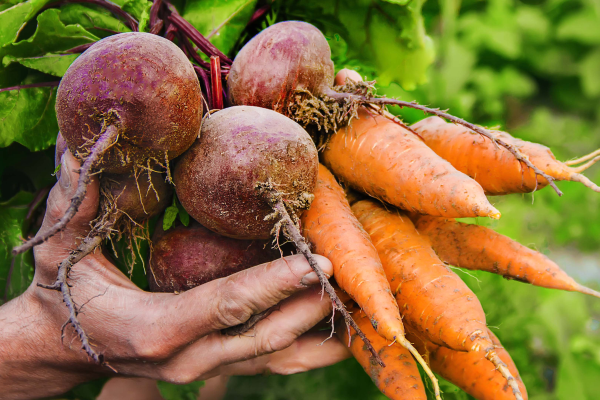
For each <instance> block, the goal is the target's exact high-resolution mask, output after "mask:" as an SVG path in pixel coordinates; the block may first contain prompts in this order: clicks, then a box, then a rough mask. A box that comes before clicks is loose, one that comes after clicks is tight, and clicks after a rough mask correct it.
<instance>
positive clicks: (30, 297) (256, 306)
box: [0, 151, 349, 399]
mask: <svg viewBox="0 0 600 400" xmlns="http://www.w3.org/2000/svg"><path fill="white" fill-rule="evenodd" d="M78 168H79V164H78V162H77V160H76V159H75V158H74V157H73V156H72V155H71V154H70V153H69V152H68V151H67V152H66V153H65V154H64V155H63V157H62V168H61V173H60V178H59V183H58V184H56V185H55V186H54V188H53V189H52V191H51V193H50V196H49V198H48V202H47V211H46V216H45V219H44V223H43V226H42V228H41V230H44V229H46V228H47V227H48V226H51V225H52V224H54V223H55V222H56V221H57V220H58V219H59V218H60V216H62V215H63V214H64V212H65V210H66V208H67V207H68V204H69V200H70V198H71V197H72V195H73V192H74V191H75V186H76V182H77V178H78V173H77V172H76V171H77V170H78ZM98 201H99V194H98V181H97V179H94V180H93V181H92V183H91V184H90V185H89V187H88V194H87V196H86V199H85V201H84V202H83V204H82V205H81V207H80V209H79V212H78V213H77V215H76V216H75V217H74V218H73V220H72V221H71V222H70V223H69V224H68V225H67V227H66V229H65V230H64V231H62V232H61V233H59V234H57V235H55V236H54V237H52V238H51V239H50V240H48V241H47V242H45V243H43V244H41V245H39V246H37V247H36V248H35V249H34V255H35V260H36V271H35V276H34V280H33V283H32V285H31V286H30V288H29V289H28V290H27V291H26V292H25V293H24V294H23V295H22V296H20V297H18V298H16V299H15V300H13V301H11V302H9V303H7V304H6V305H4V306H2V307H0V386H2V388H3V396H5V397H4V398H7V399H13V398H14V399H17V398H32V397H46V396H51V395H56V394H60V393H63V392H65V391H67V390H69V389H70V388H71V387H73V386H75V385H77V384H79V383H82V382H85V381H87V380H90V379H94V378H97V377H102V376H117V375H121V376H139V377H147V378H152V379H159V380H163V381H168V382H173V383H187V382H191V381H194V380H201V379H206V378H209V377H211V376H216V375H233V374H254V373H261V372H264V371H266V370H268V371H270V372H273V373H281V374H287V373H296V372H301V371H305V370H309V369H312V368H318V367H322V366H326V365H329V364H332V363H335V362H337V361H340V360H342V359H344V358H347V357H348V356H349V353H348V350H347V349H346V347H345V346H344V345H343V344H341V343H340V342H339V341H337V340H336V339H335V338H334V339H331V340H328V341H326V342H325V343H324V344H323V345H322V346H320V347H317V346H316V345H317V344H319V343H321V342H322V341H323V340H324V339H326V338H327V337H328V335H329V332H323V333H308V334H305V333H306V332H307V331H308V330H309V329H310V328H312V327H313V326H314V325H315V324H316V323H318V322H319V321H321V320H322V319H323V318H325V317H326V316H327V315H328V314H329V313H330V312H331V303H330V301H329V299H328V298H327V296H325V297H323V296H322V295H321V293H320V287H319V286H318V279H317V276H316V275H315V274H314V272H312V270H311V268H310V266H309V265H308V263H307V262H306V260H305V259H304V258H303V257H302V256H292V257H286V258H282V259H279V260H276V261H273V262H270V263H267V264H263V265H259V266H256V267H253V268H250V269H248V270H245V271H242V272H240V273H237V274H234V275H232V276H230V277H227V278H223V279H219V280H215V281H212V282H209V283H207V284H204V285H201V286H199V287H197V288H194V289H192V290H189V291H187V292H185V293H181V294H179V295H175V294H168V293H147V292H144V291H142V290H140V289H139V288H138V287H136V286H135V285H134V284H133V283H132V282H131V281H130V280H129V279H127V277H125V276H124V275H123V274H122V273H121V272H120V271H119V270H118V269H117V268H116V267H115V266H114V265H113V264H112V263H111V262H110V261H109V260H108V259H107V258H106V257H105V255H103V253H102V251H101V250H100V249H98V250H96V252H95V253H93V254H90V255H88V256H87V257H85V258H84V259H83V260H81V261H80V262H79V263H77V264H76V265H75V266H74V267H73V268H72V270H71V273H70V279H69V283H70V284H71V285H72V288H71V291H72V296H73V298H74V300H75V302H76V303H77V304H78V305H79V307H82V306H83V308H82V309H81V313H80V314H79V319H80V322H81V325H82V327H83V329H84V330H85V331H86V333H87V335H88V337H89V338H90V341H91V343H92V345H93V346H94V349H95V350H96V351H97V352H98V353H100V354H103V355H104V358H105V360H106V361H107V363H108V364H109V365H110V368H108V367H107V366H102V365H97V364H95V363H93V362H92V361H91V360H90V359H89V358H88V357H87V355H86V353H85V352H83V351H81V350H80V346H81V343H80V341H79V338H77V337H76V336H75V335H74V334H73V330H72V329H71V327H70V326H67V327H66V328H65V330H64V340H62V341H61V327H62V325H63V323H64V322H65V321H66V320H67V319H68V310H67V308H66V307H65V305H64V303H63V302H62V296H61V294H60V293H59V292H56V291H52V290H48V289H43V288H40V287H38V286H37V284H38V283H42V284H51V283H52V282H54V280H55V279H56V272H57V266H58V265H59V264H60V262H61V261H62V260H63V259H64V258H66V257H67V256H68V254H69V252H70V251H71V250H73V249H75V248H76V247H77V245H78V244H79V243H80V241H81V240H82V238H83V237H85V236H86V234H87V232H88V231H89V228H90V226H89V222H90V221H91V220H92V219H93V218H94V217H95V216H96V213H97V209H98ZM316 257H317V259H318V262H319V265H320V267H321V268H322V269H323V270H324V271H325V273H327V274H331V273H332V267H331V263H330V262H329V261H328V260H327V259H325V258H324V257H319V256H316ZM276 304H280V306H279V309H278V310H277V311H274V312H273V313H271V314H270V315H269V317H267V318H266V319H264V320H262V321H260V322H259V323H258V324H257V325H256V326H255V327H254V329H253V331H250V332H248V333H246V334H245V335H242V336H225V335H222V334H221V332H220V331H221V329H224V328H227V327H231V326H235V325H238V324H240V323H243V322H245V321H246V320H247V319H248V318H250V317H251V316H252V315H253V314H257V313H259V312H261V311H264V310H266V309H268V308H270V307H272V306H274V305H276ZM113 371H116V372H113Z"/></svg>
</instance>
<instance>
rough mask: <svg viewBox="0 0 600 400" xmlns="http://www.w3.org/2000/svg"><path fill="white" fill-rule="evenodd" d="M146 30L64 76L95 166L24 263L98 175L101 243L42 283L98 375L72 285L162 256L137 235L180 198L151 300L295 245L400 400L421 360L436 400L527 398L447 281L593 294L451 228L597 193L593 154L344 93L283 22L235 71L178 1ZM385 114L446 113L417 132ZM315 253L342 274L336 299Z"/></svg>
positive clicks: (59, 105) (484, 231) (471, 300)
mask: <svg viewBox="0 0 600 400" xmlns="http://www.w3.org/2000/svg"><path fill="white" fill-rule="evenodd" d="M150 25H151V33H140V32H132V33H123V34H117V35H114V36H110V37H108V38H105V39H103V40H100V41H98V42H96V43H94V44H93V45H91V46H90V47H89V48H87V49H81V50H85V51H84V52H83V54H82V55H81V56H80V57H78V58H77V59H76V61H75V62H74V63H73V64H72V65H71V67H70V68H69V70H68V71H67V73H66V74H65V76H64V77H63V79H62V81H61V83H60V86H59V88H58V92H57V101H56V112H57V116H58V123H59V127H60V134H59V139H58V141H57V152H59V153H60V152H61V151H65V149H66V148H68V149H69V150H70V151H71V152H72V153H73V154H74V155H75V156H76V157H77V158H78V159H79V160H80V161H81V162H82V167H81V173H80V178H79V182H78V188H77V192H76V194H75V196H74V197H73V199H72V203H71V206H70V208H69V209H68V211H67V212H66V213H65V215H64V217H63V218H62V219H61V220H60V221H59V222H58V223H57V224H56V226H54V227H53V228H52V229H50V230H48V231H45V232H39V233H38V234H37V236H35V237H34V238H32V239H30V240H29V241H28V242H26V243H24V244H23V245H22V246H20V247H19V248H16V249H15V252H22V251H25V250H27V249H29V248H31V247H32V246H35V245H37V244H39V243H42V242H43V241H44V240H46V239H47V238H48V237H50V236H52V235H54V234H56V233H57V232H59V231H60V230H62V229H63V228H64V227H65V226H66V224H67V223H68V222H69V220H70V219H71V218H72V217H73V215H75V214H76V213H77V209H78V207H79V205H80V204H81V202H82V200H83V198H84V197H85V193H86V188H87V185H88V183H89V181H90V179H91V178H90V177H91V176H92V175H94V174H99V176H100V182H101V202H100V207H99V210H98V217H97V218H96V220H94V221H93V222H92V229H91V232H90V234H89V235H88V236H87V237H86V238H85V239H83V240H82V242H81V244H80V246H79V247H78V248H77V249H74V250H73V251H72V253H71V254H70V256H69V257H68V258H67V259H65V260H64V261H63V262H62V264H61V265H60V267H59V272H58V276H57V279H56V282H55V283H54V284H52V285H48V286H45V287H46V288H48V289H54V290H57V291H60V292H61V295H62V296H63V299H64V301H65V303H66V304H67V306H68V307H69V310H70V319H69V323H70V324H71V325H72V326H73V328H74V329H75V330H76V332H77V334H78V335H79V337H80V338H81V340H82V342H83V348H84V350H85V351H86V352H87V353H88V355H89V356H90V357H91V358H92V359H93V360H94V361H96V362H99V363H102V362H103V358H102V356H101V355H99V354H97V353H96V352H95V350H94V349H93V348H92V347H91V346H90V345H89V342H88V339H87V336H86V334H85V330H84V327H82V326H81V324H80V323H79V321H78V319H77V312H78V310H77V307H76V305H75V303H74V302H73V299H72V297H71V292H70V287H69V284H68V282H67V281H68V278H69V271H70V269H71V267H72V266H73V265H74V264H75V263H77V262H78V261H79V260H81V259H82V258H83V257H85V256H86V255H87V254H89V253H90V252H91V251H93V250H94V249H96V248H97V247H98V246H101V245H102V243H103V242H104V241H105V240H106V239H113V238H115V237H122V236H125V237H126V239H128V240H130V241H135V240H138V239H140V238H141V239H148V240H149V238H148V235H147V234H144V233H143V232H145V231H144V230H143V229H140V228H141V227H143V224H144V222H145V221H147V220H148V219H149V218H151V217H153V216H156V215H159V214H160V213H161V212H163V211H164V209H165V208H166V206H167V205H168V204H171V203H172V196H173V190H172V187H173V184H174V187H175V191H176V195H177V198H178V200H179V202H180V203H181V205H182V206H183V207H184V208H185V210H186V211H187V212H188V213H189V215H190V216H191V217H192V218H193V219H194V220H195V221H192V223H191V224H190V225H189V226H183V225H177V224H176V225H175V226H173V227H171V228H170V229H167V230H166V231H165V230H162V229H160V228H159V229H157V230H156V232H155V234H154V237H153V245H152V249H153V250H152V254H151V257H150V264H149V265H150V271H148V274H147V275H148V280H149V283H150V288H151V290H153V291H161V292H179V291H184V290H188V289H190V288H193V287H195V286H198V285H201V284H203V283H205V282H208V281H211V280H213V279H218V278H222V277H225V276H228V275H230V274H234V273H236V272H238V271H241V270H243V269H245V268H248V267H251V266H253V265H257V264H260V263H264V262H268V261H271V260H274V259H276V258H277V257H281V256H282V255H283V254H284V251H282V247H280V246H279V243H280V240H282V241H283V242H286V243H288V244H286V245H285V246H284V247H286V249H285V252H286V253H288V254H289V253H290V249H287V246H288V245H289V244H290V243H291V244H293V249H292V250H291V251H294V252H298V253H301V254H303V255H304V256H305V257H306V259H307V260H308V262H309V263H310V265H311V266H312V268H313V269H314V270H315V272H316V273H317V275H318V276H319V278H320V281H321V284H322V287H323V290H324V291H325V292H326V293H327V294H328V295H329V296H330V297H331V301H332V304H333V308H334V309H335V310H337V311H339V312H340V313H339V314H341V315H342V316H343V318H340V319H339V320H338V322H337V326H336V332H337V334H338V336H339V337H340V339H341V340H342V341H343V342H345V343H348V344H349V347H350V350H351V352H352V354H353V355H354V356H355V357H356V359H357V360H358V361H359V362H360V364H361V365H362V366H363V367H364V369H365V371H366V372H367V373H368V374H369V375H370V376H371V378H372V380H373V382H374V383H375V384H376V385H377V386H378V387H379V389H380V390H381V391H382V392H383V393H384V394H385V395H386V396H388V397H389V398H391V399H423V400H424V399H426V398H427V396H426V393H425V388H424V385H423V382H422V381H421V378H420V376H419V371H418V368H417V363H419V364H421V366H422V367H423V369H424V371H425V372H426V374H427V375H428V376H429V378H430V379H431V381H432V388H433V390H434V392H435V396H436V398H438V399H439V398H440V391H439V387H438V383H437V380H436V378H435V375H434V374H433V372H432V371H435V372H437V373H438V374H440V375H441V376H443V377H444V378H445V379H448V380H449V381H451V382H452V383H454V384H455V385H457V386H459V387H460V388H462V389H463V390H465V391H466V392H467V393H469V394H471V395H472V396H474V397H475V398H477V399H483V400H487V399H496V400H497V399H525V398H527V392H526V389H525V387H524V385H523V383H522V381H521V379H520V377H519V373H518V371H517V369H516V366H515V364H514V363H513V362H512V360H511V358H510V355H509V354H508V352H507V351H506V350H505V349H503V348H502V346H501V344H500V342H499V341H498V339H497V338H496V337H495V336H494V335H493V334H492V333H491V332H490V331H489V329H488V328H487V326H486V321H485V320H486V319H485V313H484V311H483V309H482V307H481V304H480V303H479V301H478V299H477V297H476V296H475V294H474V293H473V292H472V291H471V290H470V289H469V288H468V287H467V286H466V285H465V284H464V283H463V282H462V280H461V279H460V278H459V277H458V276H457V275H456V274H455V273H454V272H453V271H452V270H451V269H450V268H449V267H448V265H454V266H458V267H461V268H468V269H472V270H485V271H489V272H492V273H496V274H500V275H503V276H504V277H506V278H508V279H517V280H520V281H522V282H527V283H530V284H533V285H537V286H543V287H548V288H556V289H562V290H570V291H578V292H581V293H586V294H590V295H593V296H596V297H600V293H597V292H595V291H593V290H591V289H588V288H586V287H583V286H581V285H579V284H577V283H576V282H575V281H574V280H573V279H572V278H570V277H569V276H568V275H567V274H566V273H565V272H564V271H562V270H561V269H560V268H559V267H558V265H556V264H555V263H553V262H552V261H551V260H549V259H548V258H546V257H545V256H544V255H542V254H540V253H538V252H536V251H533V250H531V249H529V248H527V247H525V246H522V245H520V244H519V243H516V242H514V241H513V240H511V239H509V238H507V237H505V236H502V235H499V234H497V233H495V232H494V231H492V230H490V229H488V228H485V227H482V226H477V225H469V224H465V223H461V222H457V221H455V218H462V217H491V218H499V217H500V212H499V211H498V210H496V209H495V208H494V207H493V206H492V205H491V204H490V203H489V202H488V199H487V198H486V195H499V194H509V193H525V192H532V191H535V190H539V189H541V188H543V187H544V186H546V185H550V186H552V187H554V189H555V190H556V191H557V193H558V194H559V195H562V193H560V191H559V190H558V188H557V187H556V186H555V184H554V181H556V180H571V181H578V182H581V183H583V184H584V185H586V186H588V187H590V188H591V189H593V190H595V191H600V188H599V187H598V186H596V185H595V184H593V183H592V182H590V181H589V180H588V179H587V178H585V177H584V176H583V175H581V172H582V171H584V170H585V169H586V168H588V167H589V166H590V165H592V164H593V163H594V162H595V161H597V159H598V158H599V157H597V156H598V154H597V153H598V152H595V153H592V154H590V155H588V156H585V157H582V158H580V159H578V160H573V161H570V162H566V163H562V162H559V161H557V160H556V159H555V157H554V156H553V154H552V153H551V152H550V150H549V149H548V148H547V147H544V146H542V145H539V144H535V143H530V142H525V141H522V140H519V139H515V138H513V137H512V136H510V135H509V134H508V133H505V132H499V131H489V130H487V129H484V128H482V127H480V126H477V125H474V124H471V123H469V122H466V121H464V120H461V119H459V118H456V117H454V116H452V115H449V114H447V113H445V112H442V111H440V110H437V109H431V108H427V107H424V106H421V105H419V104H416V103H407V102H403V101H400V100H396V99H389V98H385V97H379V96H376V95H375V94H374V90H373V88H374V86H373V85H374V82H363V81H362V80H361V79H360V76H358V75H357V74H355V73H354V74H353V73H352V71H342V72H341V73H339V74H338V76H337V77H335V76H334V71H335V69H334V65H333V63H332V61H331V51H330V48H329V45H328V42H327V40H326V39H325V37H324V36H323V34H322V33H321V32H320V31H319V30H318V29H317V28H315V27H314V26H312V25H310V24H307V23H304V22H298V21H288V22H282V23H278V24H275V25H272V26H271V27H269V28H267V29H265V30H264V31H262V32H261V33H260V34H258V35H257V36H255V37H254V38H253V39H252V40H250V41H249V42H248V43H247V44H246V45H245V47H243V48H242V50H241V51H240V52H239V53H238V55H237V57H236V58H235V60H234V61H231V60H230V59H228V58H227V57H226V56H225V55H224V54H222V53H221V52H220V51H218V49H216V48H214V46H212V45H211V44H210V42H208V41H207V40H206V39H205V38H203V37H202V35H200V34H199V33H198V32H197V31H196V30H195V29H194V28H193V27H192V26H191V25H190V24H189V23H188V22H187V21H185V20H184V19H183V18H182V17H181V16H180V15H179V14H177V11H176V10H175V9H174V8H173V7H172V6H171V5H170V4H169V3H167V2H161V1H155V2H154V5H153V7H152V9H151V17H150ZM132 26H133V25H132ZM136 27H137V26H136ZM133 30H134V31H135V30H136V29H133ZM174 41H175V42H177V45H176V44H174ZM198 49H199V50H200V51H201V52H203V53H204V54H206V55H207V56H209V57H210V62H207V61H205V59H204V58H202V57H200V56H199V54H198ZM334 83H336V84H337V86H334ZM223 104H226V105H227V107H226V108H223ZM386 105H398V106H401V107H412V108H416V109H419V110H422V111H424V112H426V113H429V114H433V115H434V116H433V117H430V118H427V119H425V120H423V121H421V122H419V123H417V124H415V125H414V126H411V127H409V126H406V125H404V124H403V123H402V122H401V121H400V120H398V119H397V118H395V117H394V116H393V115H391V114H389V113H388V112H387V110H386V109H385V106H386ZM205 106H208V107H205ZM577 165H579V166H577ZM140 232H142V233H140ZM311 251H312V252H314V253H317V254H321V255H323V256H326V257H328V258H329V259H330V260H331V262H332V264H333V267H334V278H335V282H336V283H337V286H338V287H339V288H336V289H334V287H333V286H332V285H331V283H330V282H329V280H328V278H329V277H328V276H326V275H325V274H324V273H323V272H322V271H321V270H320V268H319V267H318V265H317V264H316V262H315V261H314V258H313V256H312V254H311ZM336 290H341V291H344V292H346V293H347V294H348V295H349V296H350V298H351V299H352V300H351V301H350V302H348V303H347V304H344V303H342V302H341V301H340V298H339V297H338V295H337V294H336ZM351 314H352V316H351ZM255 317H257V318H254V319H253V321H258V320H260V316H255ZM248 329H252V323H247V324H244V325H243V326H242V327H241V328H240V329H233V330H231V331H229V332H225V333H228V334H240V333H243V332H244V331H246V330H248Z"/></svg>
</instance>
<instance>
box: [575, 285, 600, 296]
mask: <svg viewBox="0 0 600 400" xmlns="http://www.w3.org/2000/svg"><path fill="white" fill-rule="evenodd" d="M577 291H578V292H579V293H583V294H589V295H590V296H594V297H598V298H599V299H600V292H597V291H595V290H594V289H590V288H589V287H586V286H583V285H577Z"/></svg>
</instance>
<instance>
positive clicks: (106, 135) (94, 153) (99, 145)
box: [12, 125, 119, 255]
mask: <svg viewBox="0 0 600 400" xmlns="http://www.w3.org/2000/svg"><path fill="white" fill-rule="evenodd" d="M118 137H119V132H118V130H117V127H116V126H114V125H109V126H108V127H107V128H106V130H105V131H104V132H103V133H102V134H101V135H100V137H99V138H98V141H97V142H96V143H95V144H94V145H93V146H92V148H91V149H90V153H89V155H88V156H87V158H86V159H85V162H84V163H83V165H82V166H81V169H80V171H79V180H78V181H77V190H76V191H75V194H74V195H73V197H72V198H71V204H70V205H69V208H68V209H67V212H65V215H63V216H62V218H61V219H60V220H59V221H58V222H57V223H56V224H54V225H53V226H52V227H50V228H49V229H48V230H47V231H45V232H39V233H38V234H37V235H36V236H35V237H33V238H32V239H30V240H28V241H26V242H25V243H23V244H22V245H20V246H17V247H15V248H14V249H13V251H12V253H13V254H14V255H17V254H20V253H23V252H25V251H27V250H29V249H31V248H33V247H34V246H37V245H39V244H42V243H44V242H45V241H46V240H48V239H50V238H51V237H52V236H54V235H55V234H56V233H58V232H60V231H62V230H63V229H65V227H66V226H67V224H68V223H69V221H71V219H72V218H73V217H74V216H75V214H77V210H78V209H79V206H81V203H82V202H83V200H84V198H85V194H86V192H87V187H88V185H89V183H90V180H91V174H92V172H93V170H94V169H95V167H96V166H97V165H98V163H99V161H100V159H101V158H102V156H103V155H104V153H105V152H106V150H108V149H109V148H110V147H111V146H112V145H113V144H114V143H115V142H116V141H117V139H118Z"/></svg>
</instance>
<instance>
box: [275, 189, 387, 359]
mask: <svg viewBox="0 0 600 400" xmlns="http://www.w3.org/2000/svg"><path fill="white" fill-rule="evenodd" d="M271 199H272V201H271V202H272V203H273V205H272V207H273V210H274V211H275V212H277V214H279V217H280V220H279V223H280V224H281V225H282V226H283V233H284V235H285V236H286V237H287V238H288V239H289V240H291V241H292V242H294V245H295V246H296V249H297V250H298V251H299V252H301V253H302V254H303V255H304V257H305V258H306V260H307V261H308V263H309V264H310V266H311V268H312V269H313V271H315V273H316V274H317V276H318V277H319V281H320V282H321V286H322V287H323V290H325V292H327V294H328V295H329V298H331V301H332V303H333V307H334V309H335V310H338V311H339V312H340V313H341V314H342V316H343V317H344V320H345V321H346V324H347V325H348V326H351V327H352V328H354V330H355V331H356V333H358V336H359V337H360V338H361V339H362V341H363V342H364V344H365V345H366V346H367V348H368V349H369V351H370V352H371V354H372V355H373V357H374V358H375V360H377V362H378V363H379V365H381V366H382V367H385V364H384V363H383V360H381V357H379V354H378V353H377V351H376V350H375V349H374V348H373V346H372V345H371V342H370V341H369V339H368V338H367V337H366V336H365V334H364V333H363V332H362V331H361V330H360V328H359V327H358V325H357V324H356V322H354V320H353V319H352V316H350V313H349V312H348V310H346V306H344V303H342V301H341V300H340V298H339V297H338V296H337V294H336V293H335V289H334V288H333V286H331V283H329V280H328V278H327V276H326V275H325V273H324V272H323V270H322V269H321V268H320V267H319V264H317V261H316V260H315V258H314V257H313V255H312V253H311V252H310V249H309V248H308V245H307V244H306V241H305V240H304V237H302V235H301V234H300V230H299V229H298V227H297V226H296V224H295V223H294V222H293V221H292V218H291V217H290V214H289V213H288V211H287V209H286V207H285V204H283V200H282V199H281V196H280V195H279V194H277V193H276V192H274V191H272V193H271Z"/></svg>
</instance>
